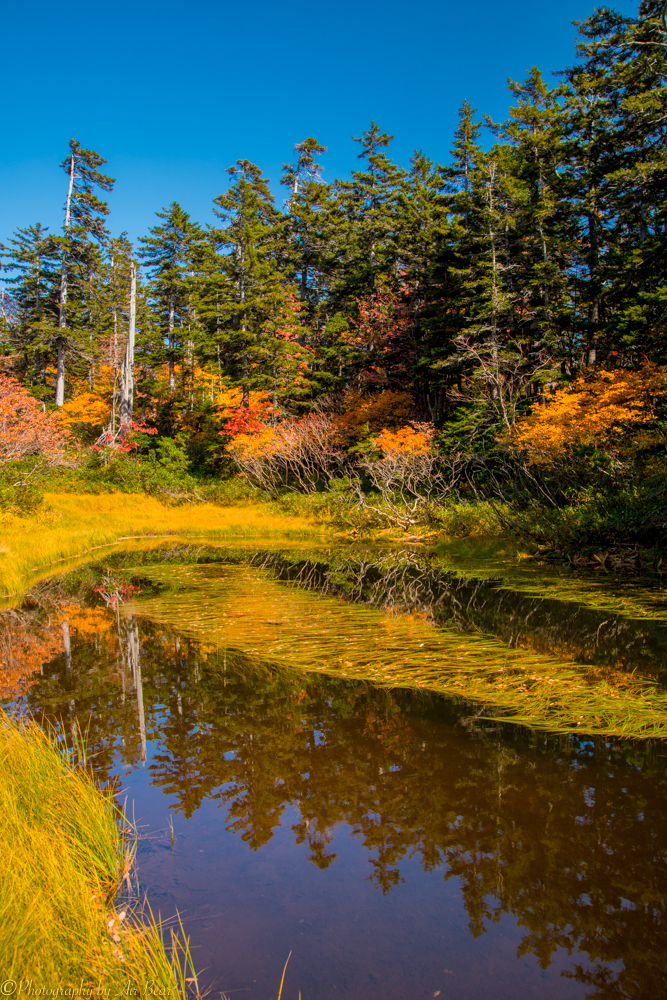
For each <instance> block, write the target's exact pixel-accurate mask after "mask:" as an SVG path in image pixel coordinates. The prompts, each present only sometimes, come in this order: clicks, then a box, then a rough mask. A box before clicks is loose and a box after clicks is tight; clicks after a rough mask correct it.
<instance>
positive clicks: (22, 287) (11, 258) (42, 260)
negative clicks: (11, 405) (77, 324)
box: [0, 223, 60, 388]
mask: <svg viewBox="0 0 667 1000" xmlns="http://www.w3.org/2000/svg"><path fill="white" fill-rule="evenodd" d="M0 255H1V256H2V257H3V258H4V260H5V263H4V264H3V270H4V271H5V272H6V273H8V274H11V275H12V276H11V277H8V278H5V279H4V280H5V282H6V283H7V284H8V285H9V287H10V289H11V292H12V299H13V302H14V307H15V316H14V324H13V326H14V331H15V332H14V344H13V348H14V349H15V350H16V349H18V350H19V351H20V352H21V354H22V370H23V374H24V376H25V377H26V378H27V379H28V380H29V382H30V384H31V385H33V386H34V387H35V388H36V387H37V386H40V387H44V386H45V376H46V365H47V359H48V356H49V354H50V353H51V351H52V349H53V346H54V343H55V340H56V337H57V331H58V326H57V323H58V281H59V274H58V271H59V267H58V264H59V258H60V253H59V247H58V245H57V242H56V241H55V239H54V238H53V236H51V235H50V234H49V231H48V229H46V228H44V227H43V226H42V225H41V224H40V223H37V224H36V225H33V226H27V227H26V228H25V229H21V228H19V229H17V231H16V233H15V234H14V236H13V237H12V238H11V239H10V240H9V243H8V245H7V246H4V247H1V248H0Z"/></svg>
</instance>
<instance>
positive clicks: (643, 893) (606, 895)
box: [17, 566, 667, 1000]
mask: <svg viewBox="0 0 667 1000" xmlns="http://www.w3.org/2000/svg"><path fill="white" fill-rule="evenodd" d="M225 572H226V571H224V570H223V569H216V570H215V571H213V570H206V571H203V570H202V573H201V576H202V579H204V578H205V579H206V580H207V581H208V583H207V585H206V586H207V589H206V591H205V596H206V600H204V597H203V596H202V594H204V591H203V590H202V591H200V592H199V596H197V594H196V593H195V591H194V590H193V588H194V584H191V583H190V582H188V581H189V580H190V579H191V577H192V579H194V577H195V576H196V573H194V571H191V570H190V569H187V570H185V571H182V570H179V571H178V572H173V573H172V572H171V571H170V570H169V571H168V570H166V569H165V568H164V567H153V568H152V569H151V568H150V567H146V566H144V567H142V570H141V573H142V574H143V579H144V582H143V584H141V586H140V582H141V581H140V582H139V583H136V584H134V585H129V584H127V583H125V584H122V585H121V584H119V583H118V581H115V582H114V581H112V579H111V577H110V576H109V574H107V575H106V576H101V577H100V579H99V580H98V579H95V580H93V579H92V578H91V581H89V584H90V589H91V594H92V596H90V598H89V599H86V600H83V599H81V597H80V596H79V597H78V598H77V600H76V601H74V600H73V599H70V598H63V599H62V600H61V605H60V611H59V615H60V617H59V618H58V619H57V630H56V631H54V633H53V635H54V638H53V640H52V644H51V646H49V645H48V643H47V640H46V639H44V640H43V648H42V651H41V654H40V655H41V656H42V663H41V673H40V674H39V675H38V676H37V677H36V679H35V680H34V681H33V682H32V685H31V686H30V687H29V689H28V690H27V691H26V693H25V694H24V695H23V697H22V698H21V699H20V701H19V702H18V703H17V704H20V706H21V708H23V709H25V710H28V711H30V712H32V713H33V714H34V715H35V716H36V717H38V718H40V717H41V718H44V717H46V718H49V719H56V720H60V721H61V723H62V724H63V725H64V728H65V730H66V731H69V730H70V729H72V728H73V727H74V726H75V725H76V723H77V722H78V723H79V724H80V725H81V727H82V728H83V729H87V730H88V745H89V750H90V754H91V755H92V757H93V760H94V764H95V767H96V770H97V773H98V775H99V777H100V779H101V780H103V781H114V782H115V784H116V788H117V793H118V796H119V800H120V801H125V802H126V808H127V811H128V814H129V815H130V816H133V817H134V821H135V823H136V825H137V827H138V829H139V832H140V835H141V839H140V843H139V851H138V877H139V880H140V885H139V889H140V892H141V893H144V892H145V893H146V895H147V897H148V899H149V901H150V903H151V906H152V908H153V910H154V911H155V912H157V911H159V912H160V914H161V916H162V918H163V919H164V918H169V917H172V916H173V915H174V914H176V913H177V912H178V913H179V914H180V915H181V918H182V920H183V924H184V926H185V929H186V932H187V933H188V935H189V936H190V940H191V945H192V952H193V956H194V960H195V964H196V966H197V969H198V971H199V975H200V987H201V988H202V989H206V990H208V991H209V995H210V996H212V997H220V996H222V997H229V998H230V1000H232V998H233V1000H235V998H236V997H239V998H240V997H248V998H249V1000H269V998H275V997H276V996H277V993H278V987H279V984H280V977H281V974H282V970H283V966H284V964H285V960H286V959H287V956H288V955H289V954H290V953H291V958H290V961H289V965H288V967H287V973H286V977H285V986H284V989H283V998H284V1000H297V997H298V996H299V993H300V994H301V997H302V998H303V1000H331V998H346V1000H362V998H363V1000H394V998H395V1000H426V998H429V997H441V998H442V1000H450V998H451V1000H522V998H535V1000H537V998H539V1000H551V998H553V1000H560V998H565V997H567V998H581V1000H583V998H584V997H591V998H596V1000H617V998H632V1000H644V998H646V1000H658V998H660V997H662V996H667V919H666V918H667V914H666V908H665V900H666V898H667V794H666V793H667V772H666V770H665V761H666V760H667V757H665V756H664V755H665V754H667V750H666V749H665V747H664V744H662V743H658V742H653V743H652V742H650V741H646V742H644V743H631V742H628V741H625V742H624V741H616V740H614V739H609V738H602V737H586V736H585V735H583V734H570V735H553V734H546V733H535V732H533V731H531V730H530V729H528V728H525V727H520V726H515V725H511V724H509V723H501V722H492V721H489V720H484V719H481V718H479V714H478V712H477V711H476V710H475V708H474V707H473V706H472V705H471V704H470V703H466V702H464V701H462V700H453V699H449V698H446V697H443V696H440V695H434V694H429V693H427V692H420V691H409V690H398V689H395V690H388V689H383V688H382V687H377V686H375V685H374V684H373V683H370V682H368V681H366V682H364V681H359V680H355V679H351V678H346V677H342V676H335V675H327V674H326V673H320V672H317V671H316V670H315V671H313V670H311V671H308V670H305V671H304V670H299V669H296V667H295V666H294V665H290V661H289V648H290V643H292V644H293V645H294V648H295V649H296V647H297V645H298V639H299V632H300V634H301V638H302V641H303V643H307V642H310V638H309V636H310V631H309V630H311V631H312V628H313V620H314V616H316V615H318V614H319V615H321V616H324V617H322V621H323V622H324V624H323V625H322V627H321V628H320V629H319V633H318V634H320V635H321V634H323V630H324V627H325V625H326V623H327V622H328V623H329V624H328V625H326V627H327V628H328V629H329V632H328V633H327V635H328V640H327V641H328V642H329V643H330V644H331V645H332V648H333V647H335V645H336V642H337V641H339V642H340V646H341V656H342V655H350V656H351V655H352V654H350V653H349V652H348V653H346V652H345V649H346V648H347V647H345V642H346V641H349V636H350V635H352V625H353V624H354V623H353V622H352V619H351V618H349V614H351V612H348V610H345V609H348V608H349V607H350V605H349V604H345V603H344V602H342V601H341V602H340V606H341V608H342V609H343V611H344V614H345V615H348V619H349V620H348V619H346V620H348V625H347V626H346V630H347V631H346V634H343V633H342V632H341V633H340V635H339V636H338V640H337V639H336V634H337V633H336V629H337V628H339V627H341V626H340V625H337V624H336V621H337V620H338V619H336V611H335V607H334V605H333V604H330V605H329V604H327V603H326V602H325V601H324V598H322V597H318V595H317V594H315V593H311V594H308V595H305V596H303V597H299V599H298V601H296V599H295V598H293V597H292V598H290V600H291V602H292V603H291V604H290V608H291V609H292V610H291V611H290V614H291V615H292V618H291V619H290V623H289V630H288V632H285V629H286V628H287V626H286V625H284V623H282V624H281V621H282V620H281V619H280V617H279V607H280V600H279V595H278V597H277V596H276V594H278V591H276V589H275V586H274V585H272V586H273V589H271V588H269V586H268V584H267V590H266V600H265V615H264V625H263V630H260V631H257V632H256V633H255V634H247V635H246V637H245V640H244V633H252V627H253V626H252V620H251V618H250V617H248V616H246V617H244V616H243V613H242V610H238V609H237V610H235V607H236V605H235V606H232V604H230V600H227V599H226V598H225V596H224V595H225V590H224V587H223V582H222V581H223V579H228V580H231V581H232V582H233V584H234V588H236V589H235V590H234V593H237V592H240V591H241V590H242V587H241V585H240V584H239V579H240V576H239V574H240V572H241V571H240V570H238V569H234V570H233V571H230V573H229V574H228V575H227V577H225ZM243 572H245V570H244V571H243ZM216 574H217V576H216ZM129 578H130V577H128V579H129ZM137 579H138V578H137ZM248 579H250V577H248ZM252 579H253V580H254V581H255V583H254V584H253V586H254V587H255V591H254V596H253V601H255V604H256V606H257V608H258V609H259V607H260V604H261V600H260V598H259V597H258V591H257V588H258V587H260V586H261V579H260V578H259V577H257V575H255V576H254V577H252ZM151 580H152V581H153V583H155V581H157V582H158V584H159V586H158V585H157V584H155V586H153V589H151V587H152V584H151ZM258 580H259V582H257V581H258ZM100 581H101V582H100ZM170 581H171V582H170ZM211 581H212V582H211ZM216 581H219V582H216ZM93 583H95V584H96V586H95V587H92V584H93ZM112 583H113V585H114V586H117V595H118V600H116V601H115V603H114V602H113V601H111V603H110V604H109V605H108V606H107V605H103V604H102V603H101V601H100V598H99V596H97V595H99V593H100V588H102V590H104V593H105V594H106V596H107V598H108V597H109V593H110V590H111V585H112ZM77 586H78V587H79V591H78V593H79V595H80V594H81V593H82V590H81V587H82V585H81V583H80V582H79V583H77ZM202 586H203V585H202ZM227 586H228V591H227V593H228V594H230V593H232V590H230V589H229V588H230V587H231V586H232V584H231V583H228V585H227ZM133 587H134V588H135V589H133ZM136 587H139V589H141V591H142V592H141V593H137V592H136ZM216 587H217V588H219V589H218V590H216ZM104 588H106V590H105V589H104ZM123 588H124V589H123ZM142 588H143V589H142ZM216 593H219V595H220V596H219V600H218V603H217V604H216V600H217V599H216V597H215V594H216ZM193 595H194V596H193ZM249 599H250V598H248V600H249ZM327 600H329V601H333V598H328V599H327ZM68 601H69V603H68ZM318 602H320V603H319V604H318ZM343 611H341V614H343ZM360 614H361V617H359V618H358V619H355V622H356V626H355V627H357V628H358V629H361V628H362V626H363V628H365V629H368V630H369V636H370V635H372V633H373V628H374V627H375V626H374V625H373V621H374V620H373V618H372V614H375V612H371V611H370V610H368V609H365V610H363V613H362V612H360ZM257 615H259V610H258V611H257ZM299 615H301V619H299V618H298V616H299ZM327 615H329V616H330V617H329V618H326V621H325V616H327ZM295 616H296V617H295ZM50 620H52V621H53V622H55V621H56V618H55V617H54V616H53V615H52V618H51V619H50ZM340 620H341V621H342V620H343V619H342V618H341V619H340ZM299 621H301V626H299ZM378 621H379V618H378ZM378 627H379V626H378ZM421 627H422V626H421V625H419V628H421ZM281 629H282V630H283V631H281ZM61 632H62V635H64V636H65V637H66V639H65V643H64V645H63V642H62V639H61V638H60V634H61ZM49 634H50V633H49ZM406 634H407V633H406ZM361 635H362V633H361V632H359V633H358V635H357V640H355V641H357V644H358V645H359V644H361V645H363V642H362V640H361V639H359V636H361ZM420 636H421V633H419V634H417V639H419V641H420V642H421V641H422V639H421V638H420ZM362 638H363V637H362ZM376 638H377V636H376ZM49 641H51V640H49ZM369 641H370V640H369ZM394 641H395V634H394V632H391V633H390V634H389V637H388V638H386V640H385V642H386V643H389V642H394ZM401 641H402V640H401ZM434 641H435V640H434ZM656 641H657V640H656ZM423 645H424V644H423V643H422V646H423ZM422 646H419V644H418V643H416V647H417V648H418V649H422ZM26 648H27V647H26ZM31 648H32V647H31ZM392 648H393V647H392ZM434 648H435V647H434ZM485 649H486V647H485ZM38 653H39V650H37V651H35V650H33V652H32V653H31V656H32V657H33V659H35V657H37V656H38ZM278 653H280V658H279V659H277V657H278ZM427 653H428V655H431V653H430V652H429V651H428V650H427V651H426V652H424V651H423V650H422V652H421V653H420V654H419V655H422V656H426V655H427ZM436 653H437V650H436ZM436 653H434V654H433V655H436ZM304 655H305V654H304ZM355 655H356V654H355ZM416 655H417V653H415V656H416ZM480 655H481V654H480ZM484 655H485V656H486V655H487V652H485V653H484ZM488 655H490V654H488Z"/></svg>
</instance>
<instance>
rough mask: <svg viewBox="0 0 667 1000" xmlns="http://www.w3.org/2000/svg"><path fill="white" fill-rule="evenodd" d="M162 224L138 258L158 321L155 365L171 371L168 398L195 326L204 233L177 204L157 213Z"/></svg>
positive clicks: (141, 240) (143, 241) (145, 239)
mask: <svg viewBox="0 0 667 1000" xmlns="http://www.w3.org/2000/svg"><path fill="white" fill-rule="evenodd" d="M156 215H157V218H158V219H161V220H162V224H160V225H157V226H153V228H152V229H150V230H149V233H150V235H149V236H146V237H143V236H142V237H140V238H139V243H140V245H141V248H142V249H141V250H140V251H139V257H140V259H141V260H143V261H144V262H145V267H146V268H147V271H148V274H149V277H150V295H151V300H152V303H153V308H154V311H155V314H156V317H157V324H158V328H159V331H160V341H159V343H157V344H156V345H155V355H154V361H155V363H158V364H159V363H160V362H165V361H166V364H167V368H168V383H169V398H170V400H173V399H174V396H175V392H176V365H177V364H179V363H180V362H182V360H183V356H184V347H185V344H184V341H186V340H188V339H189V338H188V336H187V331H188V329H189V326H190V325H191V322H192V315H191V307H192V294H193V289H194V261H195V257H196V252H197V251H196V248H197V245H198V244H199V243H200V242H201V241H202V240H203V238H204V236H203V233H202V230H201V229H200V227H199V226H197V225H196V224H195V223H193V222H191V220H190V216H189V215H188V213H187V212H185V211H184V210H183V209H182V208H181V206H180V205H179V204H178V203H177V202H172V204H171V205H170V206H169V207H168V208H165V209H163V211H162V212H157V213H156Z"/></svg>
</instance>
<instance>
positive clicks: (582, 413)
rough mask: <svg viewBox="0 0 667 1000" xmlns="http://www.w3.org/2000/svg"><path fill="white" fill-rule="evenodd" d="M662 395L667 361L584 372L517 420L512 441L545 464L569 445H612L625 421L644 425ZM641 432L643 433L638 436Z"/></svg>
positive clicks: (666, 390) (530, 458) (534, 462)
mask: <svg viewBox="0 0 667 1000" xmlns="http://www.w3.org/2000/svg"><path fill="white" fill-rule="evenodd" d="M665 395H667V366H657V365H653V364H646V365H644V366H643V367H642V368H641V369H639V371H624V370H617V371H611V372H599V373H597V374H595V375H594V376H592V377H591V376H586V375H584V376H582V377H581V378H578V379H577V380H576V381H575V382H573V383H572V384H571V385H570V386H568V387H567V388H563V389H559V390H558V391H557V392H556V393H555V394H554V395H553V396H552V397H551V398H550V399H549V400H548V402H547V404H546V406H541V407H538V408H537V409H536V410H535V412H534V413H532V414H531V415H530V416H528V417H523V418H522V419H521V420H519V421H517V426H516V431H515V434H514V437H513V443H514V445H515V446H516V447H518V448H520V449H521V450H522V451H525V452H526V453H527V455H528V461H529V462H530V464H532V465H541V464H546V463H548V462H550V461H551V460H552V459H553V458H554V457H556V456H559V455H562V454H564V453H565V452H566V451H567V450H568V449H569V448H571V447H572V446H573V445H578V444H580V445H586V444H595V445H606V446H609V445H611V446H613V445H614V443H615V439H616V440H618V438H619V436H620V435H621V434H622V433H623V431H625V430H626V429H627V427H628V425H630V424H631V425H637V424H640V425H641V424H644V425H648V424H650V423H651V422H652V421H653V420H654V418H655V411H654V406H655V401H656V399H657V398H659V397H661V396H665ZM647 437H648V436H647V435H646V433H645V432H644V434H642V439H647Z"/></svg>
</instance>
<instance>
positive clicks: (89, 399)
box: [60, 391, 110, 427]
mask: <svg viewBox="0 0 667 1000" xmlns="http://www.w3.org/2000/svg"><path fill="white" fill-rule="evenodd" d="M109 412H110V407H109V402H108V400H106V399H105V398H104V397H102V396H100V395H99V394H98V393H96V392H89V391H85V392H79V393H77V395H76V396H75V397H74V399H72V400H71V401H70V402H69V403H65V405H64V406H63V407H62V409H61V411H60V419H61V422H62V423H63V424H65V426H66V427H71V426H72V425H73V424H92V425H93V426H97V425H99V424H104V423H106V421H107V419H108V417H109Z"/></svg>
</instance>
